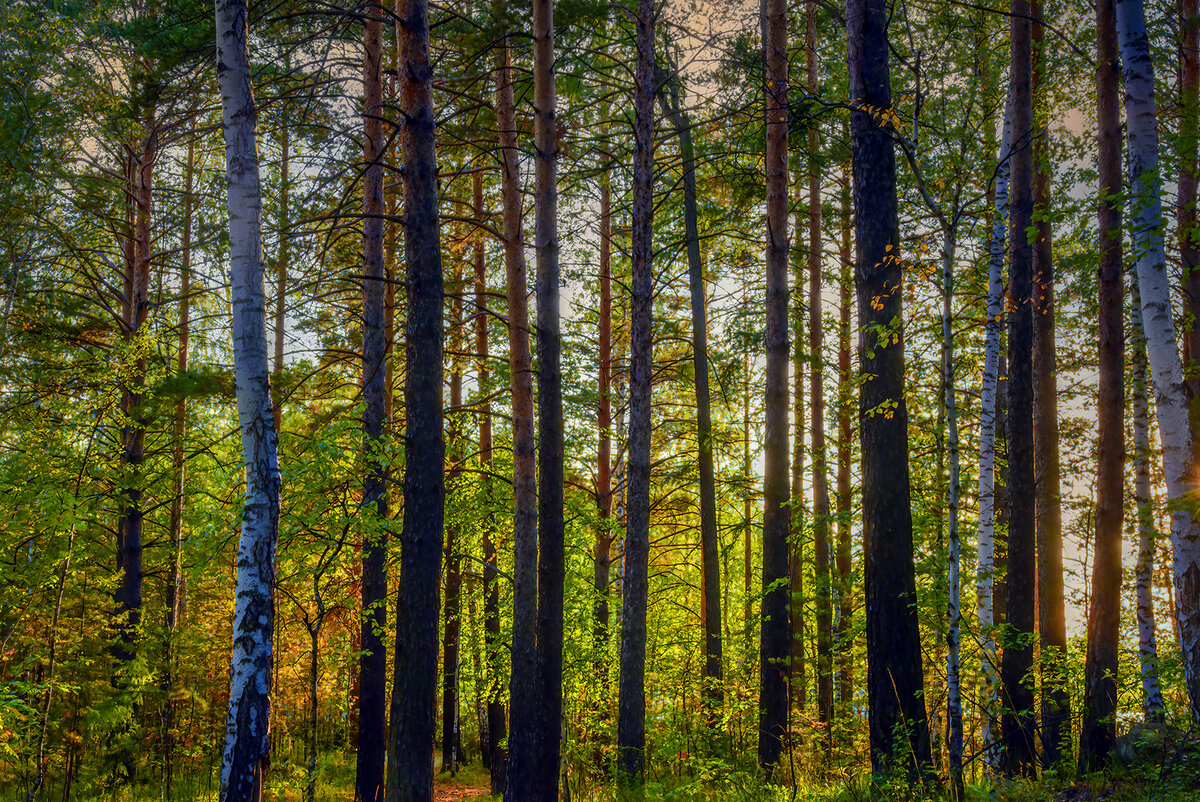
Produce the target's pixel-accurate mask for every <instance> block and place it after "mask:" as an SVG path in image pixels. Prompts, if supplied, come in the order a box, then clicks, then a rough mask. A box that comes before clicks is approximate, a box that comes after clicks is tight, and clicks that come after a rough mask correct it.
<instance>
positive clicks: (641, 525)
mask: <svg viewBox="0 0 1200 802" xmlns="http://www.w3.org/2000/svg"><path fill="white" fill-rule="evenodd" d="M653 171H654V2H653V0H638V7H637V73H636V76H635V95H634V147H633V240H632V243H631V245H632V248H631V262H632V273H631V276H630V278H631V281H630V290H631V294H632V296H633V297H632V300H631V306H630V327H631V333H630V342H629V354H630V363H629V489H628V493H627V495H626V499H627V501H626V503H625V510H626V515H627V524H626V529H625V597H624V601H623V604H622V606H621V676H620V689H619V701H618V711H617V759H618V766H619V768H620V771H621V774H622V780H624V781H628V782H633V783H635V784H638V785H640V783H641V777H642V771H643V769H644V766H645V754H644V751H645V748H646V688H645V681H646V596H647V592H648V581H647V574H648V568H649V566H648V563H649V554H650V392H651V389H650V387H651V374H652V373H653V372H654V342H653V337H654V280H653V276H652V274H651V265H650V260H651V254H652V243H651V239H652V236H653V223H654V186H653V181H652V180H653Z"/></svg>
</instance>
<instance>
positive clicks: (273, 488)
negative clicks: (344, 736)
mask: <svg viewBox="0 0 1200 802" xmlns="http://www.w3.org/2000/svg"><path fill="white" fill-rule="evenodd" d="M246 20H247V8H246V2H245V0H218V2H217V5H216V40H217V59H216V60H217V83H218V85H219V87H220V92H221V112H222V122H223V128H224V134H225V173H226V181H227V187H228V210H229V262H230V269H229V272H230V284H231V289H232V298H233V321H232V322H233V326H232V328H233V360H234V362H233V364H234V375H235V378H236V381H237V406H238V426H239V429H240V430H241V439H242V452H243V456H244V461H245V466H246V501H245V509H244V511H243V513H242V531H241V537H240V539H239V541H238V558H237V589H236V591H235V605H234V609H235V613H234V621H233V653H232V655H231V663H232V670H231V672H230V682H229V711H228V714H227V716H226V724H225V755H224V760H223V763H222V767H221V791H220V797H221V799H222V800H223V801H224V802H243V801H245V802H258V800H261V799H262V792H263V782H264V779H265V776H264V775H265V773H266V770H267V767H268V765H269V760H270V758H269V745H270V733H271V691H270V689H271V668H272V642H273V640H274V632H275V598H274V582H275V542H276V538H277V535H278V532H279V495H280V487H281V484H282V482H281V477H280V473H279V456H278V439H277V435H276V431H275V415H274V412H273V410H272V404H271V376H270V373H269V372H268V366H267V321H266V298H265V296H264V293H263V259H262V195H261V189H260V186H259V174H258V149H257V142H256V139H255V126H256V124H257V121H258V112H257V109H256V107H255V105H254V94H253V90H252V84H251V74H250V64H249V57H248V55H247V52H246Z"/></svg>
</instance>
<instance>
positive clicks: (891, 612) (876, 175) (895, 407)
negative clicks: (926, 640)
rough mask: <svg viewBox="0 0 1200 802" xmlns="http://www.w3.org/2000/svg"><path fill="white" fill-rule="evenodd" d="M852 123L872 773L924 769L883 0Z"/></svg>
mask: <svg viewBox="0 0 1200 802" xmlns="http://www.w3.org/2000/svg"><path fill="white" fill-rule="evenodd" d="M846 34H847V41H848V45H849V48H848V50H849V52H848V56H849V65H850V97H851V102H852V104H853V106H854V111H853V112H852V113H851V117H850V133H851V147H852V152H853V164H854V229H855V250H856V258H855V283H856V285H857V292H858V320H859V326H860V329H859V331H860V334H859V373H860V377H861V378H862V379H864V380H865V381H864V383H863V385H862V390H861V393H860V396H859V432H860V437H861V441H862V477H863V478H862V486H863V525H864V528H863V553H864V558H865V563H866V572H865V586H866V588H865V589H866V602H867V655H868V657H867V697H868V715H869V718H870V731H871V763H872V766H873V768H874V770H875V772H876V773H881V774H882V773H887V772H889V771H891V770H894V769H896V768H899V767H900V766H901V765H904V766H906V767H907V769H908V771H909V773H910V774H916V773H920V772H924V771H925V770H926V769H927V767H929V766H930V765H931V764H932V753H931V747H930V741H929V724H928V718H927V717H926V713H925V701H924V693H923V686H924V680H923V675H922V667H921V651H920V644H921V641H920V632H919V630H918V626H917V612H916V607H915V603H916V578H915V575H914V569H913V539H912V505H911V499H910V496H909V473H908V431H907V430H908V412H907V409H906V406H905V399H904V336H903V335H904V332H903V328H902V321H903V314H902V312H903V284H902V283H901V266H900V251H899V248H900V232H899V218H898V212H897V201H896V157H895V152H894V150H893V145H892V140H891V136H890V132H889V131H888V130H887V129H885V128H884V127H883V125H885V124H886V123H883V122H882V120H883V118H882V117H881V116H880V115H879V114H878V112H879V111H881V110H884V109H890V108H891V106H892V98H891V82H890V75H889V66H888V39H887V3H886V2H885V0H850V2H849V3H848V4H847V8H846Z"/></svg>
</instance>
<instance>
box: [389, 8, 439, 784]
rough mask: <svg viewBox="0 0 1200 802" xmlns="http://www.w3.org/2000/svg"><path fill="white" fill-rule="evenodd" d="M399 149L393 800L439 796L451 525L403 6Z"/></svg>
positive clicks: (425, 127)
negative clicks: (400, 436)
mask: <svg viewBox="0 0 1200 802" xmlns="http://www.w3.org/2000/svg"><path fill="white" fill-rule="evenodd" d="M396 22H397V24H396V37H397V39H396V47H397V50H398V52H399V61H400V98H399V101H400V102H399V106H400V109H399V111H400V114H401V116H402V117H403V119H404V120H405V125H404V126H403V127H402V128H401V137H400V143H399V144H400V152H401V153H403V154H404V159H403V164H402V174H403V176H404V229H405V230H404V239H405V252H406V253H407V255H408V259H407V263H408V266H407V276H406V278H405V288H406V290H407V292H408V317H407V321H406V326H405V328H406V338H405V339H406V359H405V362H406V366H407V369H406V375H405V382H404V400H405V428H404V430H405V444H406V446H405V475H404V529H403V531H402V533H401V541H400V543H401V548H400V586H399V592H398V594H397V600H396V651H395V664H394V671H393V675H392V689H393V690H392V705H391V714H390V719H391V732H390V734H389V737H388V756H387V791H386V796H385V799H386V800H387V802H420V800H428V799H429V798H430V796H431V795H432V793H433V761H432V759H431V752H432V749H433V743H434V737H435V736H434V731H435V719H436V715H437V658H438V643H437V635H438V580H439V578H440V577H441V562H442V560H441V557H442V538H443V535H444V524H445V506H444V505H445V484H444V482H445V479H444V477H443V475H442V471H443V465H444V455H445V443H444V442H443V438H442V336H443V332H442V297H443V285H442V255H441V251H440V248H439V236H438V195H437V151H436V148H435V144H434V136H435V123H434V114H433V92H432V88H431V80H430V79H431V77H432V76H431V73H432V68H431V65H430V62H429V11H428V8H427V5H426V3H425V0H397V2H396Z"/></svg>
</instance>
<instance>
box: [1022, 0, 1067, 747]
mask: <svg viewBox="0 0 1200 802" xmlns="http://www.w3.org/2000/svg"><path fill="white" fill-rule="evenodd" d="M1030 8H1031V13H1032V16H1033V19H1034V20H1035V21H1036V22H1035V24H1033V26H1032V41H1033V49H1034V68H1033V96H1034V102H1035V104H1037V105H1038V106H1039V108H1038V110H1037V114H1036V119H1035V122H1034V131H1035V133H1034V139H1033V163H1034V173H1033V208H1034V213H1035V214H1034V216H1035V219H1036V222H1035V223H1034V225H1035V226H1036V234H1035V237H1036V239H1035V240H1034V244H1033V395H1034V408H1033V418H1034V423H1033V425H1034V439H1035V440H1036V448H1035V465H1034V471H1035V475H1036V483H1037V505H1036V507H1037V555H1038V557H1037V582H1038V596H1037V597H1038V635H1039V637H1040V641H1041V666H1040V668H1041V678H1042V699H1041V702H1042V705H1041V706H1042V762H1043V764H1044V765H1054V764H1055V763H1057V762H1058V761H1059V759H1060V758H1063V757H1068V756H1069V755H1070V751H1071V726H1070V721H1071V699H1070V695H1069V694H1068V692H1067V688H1066V685H1065V682H1066V678H1065V677H1064V675H1063V671H1062V666H1063V665H1064V661H1065V659H1066V649H1067V615H1066V609H1065V606H1064V599H1063V557H1062V549H1063V545H1062V503H1061V501H1060V493H1061V479H1060V475H1061V471H1060V468H1059V455H1058V451H1059V448H1058V441H1059V437H1058V381H1057V379H1056V375H1057V374H1056V368H1055V365H1056V358H1055V353H1054V348H1055V337H1054V261H1053V232H1052V229H1051V225H1050V217H1049V215H1050V169H1051V165H1050V163H1049V159H1050V156H1049V145H1050V143H1049V126H1048V125H1047V123H1046V122H1045V121H1046V120H1047V119H1048V117H1049V110H1048V109H1045V108H1040V107H1041V106H1042V105H1044V103H1045V102H1046V101H1044V100H1043V99H1042V96H1043V92H1042V89H1041V87H1042V85H1043V84H1044V83H1045V82H1046V74H1047V73H1048V71H1049V68H1048V64H1049V56H1048V55H1047V53H1046V49H1047V45H1046V43H1045V42H1044V41H1043V39H1044V37H1043V33H1044V31H1045V27H1044V26H1043V25H1042V24H1041V20H1042V3H1041V0H1033V2H1032V3H1031V4H1030Z"/></svg>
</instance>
